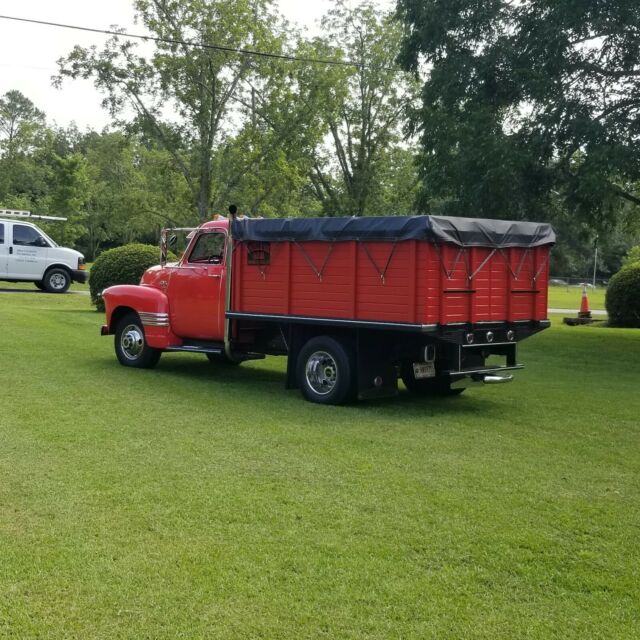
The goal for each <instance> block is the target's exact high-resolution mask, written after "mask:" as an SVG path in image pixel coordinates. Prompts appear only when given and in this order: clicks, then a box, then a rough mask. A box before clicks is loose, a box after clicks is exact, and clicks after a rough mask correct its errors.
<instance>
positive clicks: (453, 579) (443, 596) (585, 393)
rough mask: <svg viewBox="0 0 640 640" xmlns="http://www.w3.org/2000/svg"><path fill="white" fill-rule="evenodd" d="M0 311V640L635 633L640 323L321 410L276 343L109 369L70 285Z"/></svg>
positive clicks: (583, 333) (582, 331)
mask: <svg viewBox="0 0 640 640" xmlns="http://www.w3.org/2000/svg"><path fill="white" fill-rule="evenodd" d="M0 322H1V324H2V329H3V333H2V340H0V362H1V363H2V366H1V367H0V390H1V391H0V398H1V402H2V411H1V412H0V638H3V639H4V638H20V639H23V638H92V639H93V638H104V639H109V640H113V639H120V638H132V639H140V638H154V639H155V638H167V639H174V638H232V639H238V638H264V639H272V638H292V639H299V638H339V639H343V638H385V639H386V638H420V639H423V638H437V639H442V638H454V639H460V638H465V639H467V638H470V639H475V638H490V639H496V638H498V639H500V638H504V639H513V638H540V639H545V640H546V639H549V638H562V639H566V638H581V639H582V638H590V639H592V638H602V639H607V640H610V639H613V638H629V639H631V638H637V637H639V636H640V613H639V612H640V576H639V572H638V567H639V566H640V544H639V543H638V537H639V533H640V531H639V526H638V523H640V501H639V499H638V495H639V489H640V481H639V479H640V475H639V472H640V425H639V415H640V396H639V395H638V390H637V387H638V380H639V376H640V358H638V353H639V347H640V332H638V331H624V330H613V329H604V328H598V327H578V328H574V329H570V328H567V327H564V326H562V325H561V324H560V323H559V322H555V321H554V326H553V328H552V329H551V330H549V331H546V332H544V333H542V334H541V335H539V336H535V337H533V338H531V339H530V340H528V341H526V342H525V343H523V345H522V349H521V360H522V361H523V362H525V363H526V364H527V369H526V370H525V371H523V372H521V373H519V374H518V376H517V381H515V382H514V383H512V384H510V385H504V386H499V387H487V388H481V389H473V390H468V391H467V392H466V393H465V394H463V395H462V396H460V397H459V398H452V399H443V400H437V401H434V400H426V399H416V398H413V397H410V396H409V395H408V394H407V393H406V392H402V393H401V395H400V396H399V397H398V398H396V399H393V400H390V401H383V402H376V403H363V404H360V405H357V406H351V407H321V406H316V405H311V404H308V403H305V402H304V401H303V400H302V399H301V397H300V396H299V394H298V392H295V391H286V390H284V388H283V386H284V385H283V382H284V362H283V361H281V360H278V359H268V360H267V361H264V362H256V363H248V364H246V365H242V366H241V367H239V368H237V369H228V368H223V367H214V366H212V365H210V364H209V363H208V362H206V361H205V359H204V358H201V357H197V356H191V355H181V354H172V355H166V354H165V356H163V358H162V360H161V362H160V365H159V367H158V368H157V369H156V370H154V371H135V370H128V369H125V368H123V367H121V366H119V365H118V364H117V362H116V360H115V357H114V355H113V351H112V348H113V347H112V339H111V338H102V337H100V336H99V335H98V334H99V326H100V324H101V323H102V316H101V315H100V314H97V313H95V312H92V311H91V310H90V309H89V300H88V297H85V296H71V295H67V296H55V295H42V294H35V293H34V294H33V295H30V294H0Z"/></svg>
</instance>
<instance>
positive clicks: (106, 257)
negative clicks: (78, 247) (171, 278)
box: [89, 244, 175, 311]
mask: <svg viewBox="0 0 640 640" xmlns="http://www.w3.org/2000/svg"><path fill="white" fill-rule="evenodd" d="M169 259H170V260H175V256H174V255H173V254H170V255H169ZM159 262H160V249H158V247H154V246H152V245H149V244H127V245H125V246H123V247H117V248H115V249H108V250H107V251H105V252H104V253H101V254H100V255H99V256H98V257H97V258H96V261H95V262H94V263H93V266H92V267H91V272H90V274H89V289H90V291H91V301H92V302H93V304H95V306H96V309H97V310H98V311H104V302H103V301H102V297H101V296H100V294H101V293H102V291H103V290H104V289H106V288H107V287H110V286H112V285H114V284H138V283H139V282H140V278H142V274H143V273H144V272H145V271H146V270H147V269H148V268H149V267H152V266H153V265H155V264H158V263H159Z"/></svg>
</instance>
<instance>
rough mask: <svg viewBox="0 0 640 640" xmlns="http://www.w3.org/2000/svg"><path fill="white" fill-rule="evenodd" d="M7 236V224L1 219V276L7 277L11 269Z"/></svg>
mask: <svg viewBox="0 0 640 640" xmlns="http://www.w3.org/2000/svg"><path fill="white" fill-rule="evenodd" d="M5 238H6V234H5V224H4V222H2V221H0V278H6V277H7V273H8V270H9V248H8V247H7V243H6V242H5Z"/></svg>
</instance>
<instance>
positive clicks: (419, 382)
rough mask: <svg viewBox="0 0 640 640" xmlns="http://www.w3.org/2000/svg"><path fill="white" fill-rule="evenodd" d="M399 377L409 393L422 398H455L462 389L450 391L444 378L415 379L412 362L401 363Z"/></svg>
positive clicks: (449, 385)
mask: <svg viewBox="0 0 640 640" xmlns="http://www.w3.org/2000/svg"><path fill="white" fill-rule="evenodd" d="M400 377H401V378H402V382H404V386H405V387H407V390H408V391H409V392H410V393H413V394H415V395H422V396H457V395H460V394H461V393H462V392H463V391H464V388H462V389H452V388H451V383H450V382H449V380H447V379H444V378H422V379H417V378H416V377H415V374H414V371H413V363H412V362H403V363H402V366H401V367H400Z"/></svg>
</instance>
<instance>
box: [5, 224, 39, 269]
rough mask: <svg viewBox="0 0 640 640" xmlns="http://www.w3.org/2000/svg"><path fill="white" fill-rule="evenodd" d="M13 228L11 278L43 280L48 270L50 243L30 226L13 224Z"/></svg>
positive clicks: (10, 254) (10, 261)
mask: <svg viewBox="0 0 640 640" xmlns="http://www.w3.org/2000/svg"><path fill="white" fill-rule="evenodd" d="M11 226H12V227H13V230H12V233H11V241H10V243H9V277H10V278H17V279H20V280H41V279H42V276H43V275H44V272H45V271H46V269H47V252H48V251H49V243H48V242H47V241H46V240H45V239H44V237H43V236H42V235H41V234H40V233H38V231H37V229H35V228H34V227H32V226H30V225H26V224H17V223H13V224H12V225H11Z"/></svg>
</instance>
